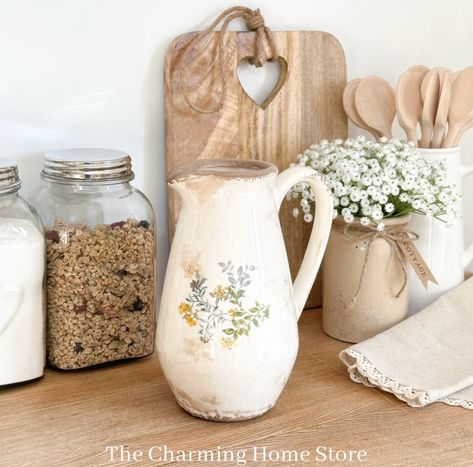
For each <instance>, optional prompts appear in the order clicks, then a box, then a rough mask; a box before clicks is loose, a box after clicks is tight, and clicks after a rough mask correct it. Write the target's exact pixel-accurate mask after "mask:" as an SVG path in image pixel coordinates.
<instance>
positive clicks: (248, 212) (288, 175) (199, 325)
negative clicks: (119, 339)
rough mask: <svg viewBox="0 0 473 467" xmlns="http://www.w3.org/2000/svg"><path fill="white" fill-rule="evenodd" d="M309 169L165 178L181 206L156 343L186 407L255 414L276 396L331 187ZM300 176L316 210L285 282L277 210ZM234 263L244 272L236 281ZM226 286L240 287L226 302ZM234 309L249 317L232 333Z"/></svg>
mask: <svg viewBox="0 0 473 467" xmlns="http://www.w3.org/2000/svg"><path fill="white" fill-rule="evenodd" d="M314 174H315V172H314V171H313V170H312V169H310V168H307V167H295V168H292V169H288V170H287V171H285V172H283V173H282V174H280V175H279V176H276V174H274V173H273V174H269V175H266V176H264V177H257V178H240V179H239V178H233V179H228V178H227V179H225V178H223V177H218V176H215V175H205V176H190V177H188V178H187V179H185V180H183V181H179V182H173V183H172V184H171V186H172V188H174V189H175V190H176V191H177V192H178V193H179V194H180V196H181V199H182V201H183V208H182V211H181V214H180V217H179V222H178V225H177V229H176V234H175V237H174V242H173V245H172V249H171V253H170V258H169V263H168V268H167V273H166V278H165V283H164V291H163V295H162V300H161V309H160V314H159V319H158V336H157V348H158V352H159V358H160V362H161V366H162V369H163V371H164V373H165V376H166V378H167V380H168V382H169V384H170V386H171V388H172V390H173V392H174V394H175V396H176V398H177V400H178V402H179V404H180V405H181V406H182V407H183V408H184V409H185V410H187V411H189V412H190V413H192V414H194V415H196V416H199V417H203V418H209V419H217V420H228V421H230V420H242V419H247V418H252V417H256V416H258V415H261V414H262V413H264V412H266V411H267V410H268V409H270V408H271V407H272V406H273V405H274V404H275V402H276V400H277V398H278V397H279V394H280V393H281V391H282V389H283V387H284V385H285V384H286V381H287V379H288V377H289V375H290V373H291V370H292V367H293V364H294V361H295V358H296V354H297V349H298V334H297V319H298V317H299V315H300V313H301V311H302V308H303V305H304V302H305V300H306V298H307V295H308V293H309V290H310V288H311V286H312V283H313V281H314V279H315V276H316V273H317V270H318V268H319V266H320V262H321V259H322V256H323V253H324V250H325V246H326V243H327V240H328V236H329V231H330V226H331V216H332V201H331V197H330V193H329V191H328V190H327V188H326V187H325V185H324V184H323V182H322V181H321V180H320V178H315V177H311V178H310V179H308V178H307V177H309V176H311V175H314ZM302 180H304V181H308V182H310V183H311V185H312V186H313V188H314V190H315V192H316V203H317V215H316V218H315V220H314V230H313V234H312V237H311V240H310V244H309V247H308V250H307V253H306V258H305V260H304V262H303V265H302V267H301V270H300V273H299V275H298V277H297V279H296V281H295V284H294V287H293V285H292V283H291V276H290V272H289V266H288V261H287V256H286V250H285V247H284V240H283V237H282V232H281V227H280V224H279V218H278V209H279V205H280V204H281V201H282V199H283V197H284V195H285V193H286V192H287V191H288V190H289V188H290V187H291V186H292V185H294V184H296V183H299V182H301V181H302ZM229 262H230V263H229ZM219 263H220V264H219ZM231 265H233V269H231ZM240 267H241V269H240V270H239V268H240ZM222 270H224V271H222ZM230 271H231V274H230V275H231V276H232V277H233V278H235V279H234V280H236V285H234V286H233V288H232V284H231V282H229V278H228V274H229V272H230ZM245 271H246V272H245ZM239 272H240V273H243V274H247V275H248V277H247V278H246V279H244V280H243V282H242V284H243V285H241V283H240V282H239V281H238V277H239ZM203 278H205V279H206V281H205V282H204V283H203V286H202V287H200V286H198V284H199V281H200V280H202V279H203ZM193 281H196V282H193ZM219 286H221V288H220V289H219V288H218V287H219ZM192 287H194V289H192ZM204 287H207V289H204ZM229 287H230V289H232V290H234V291H235V290H237V289H242V290H243V296H242V297H240V299H239V302H240V305H235V304H232V303H231V300H230V299H229V298H228V295H229V294H230V292H229V290H230V289H229ZM193 291H195V293H200V296H202V295H204V296H205V300H204V301H207V302H208V303H210V304H211V305H210V306H209V307H208V308H206V310H207V311H206V312H199V313H197V314H193V313H195V311H196V310H197V309H198V307H199V306H201V305H196V304H195V303H191V302H192V298H191V301H189V298H190V297H192V293H193ZM218 296H220V297H221V299H220V300H219V301H218V303H216V298H217V297H218ZM201 303H202V302H201ZM213 305H215V307H213V308H212V306H213ZM251 308H253V312H251V311H250V309H251ZM208 310H211V312H210V313H209V311H208ZM232 310H233V311H232ZM254 310H257V311H254ZM235 312H237V313H238V312H240V313H243V316H241V315H240V316H234V318H235V319H244V316H245V315H247V316H248V315H249V314H251V313H254V316H255V317H256V318H255V320H256V322H257V325H256V324H254V323H253V322H251V323H250V325H249V328H248V329H247V331H248V332H247V333H246V334H242V335H241V336H239V337H238V338H237V339H236V340H234V339H233V334H231V333H230V331H229V329H239V328H238V326H235V325H234V323H232V320H231V313H235ZM265 312H266V313H267V316H266V317H265V316H264V313H265ZM211 313H213V314H214V315H215V314H217V315H219V316H220V317H221V319H220V321H218V320H217V323H216V324H215V325H212V324H210V325H208V324H209V322H208V321H207V317H208V316H209V314H211ZM193 316H194V318H193ZM194 321H195V322H194ZM245 322H246V321H245ZM237 324H238V323H237ZM207 325H208V326H207ZM225 330H226V332H225ZM199 332H201V333H200V334H199Z"/></svg>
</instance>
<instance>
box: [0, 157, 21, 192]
mask: <svg viewBox="0 0 473 467" xmlns="http://www.w3.org/2000/svg"><path fill="white" fill-rule="evenodd" d="M20 186H21V181H20V177H19V175H18V166H17V164H16V162H15V161H14V160H12V159H2V158H0V194H1V195H3V194H7V193H13V192H15V191H18V190H19V189H20Z"/></svg>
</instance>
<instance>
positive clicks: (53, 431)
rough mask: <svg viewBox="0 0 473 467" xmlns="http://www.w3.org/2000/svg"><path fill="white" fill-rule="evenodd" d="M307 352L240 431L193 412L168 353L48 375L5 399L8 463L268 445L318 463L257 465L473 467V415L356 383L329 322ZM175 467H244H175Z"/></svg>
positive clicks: (309, 336) (308, 340)
mask: <svg viewBox="0 0 473 467" xmlns="http://www.w3.org/2000/svg"><path fill="white" fill-rule="evenodd" d="M300 335H301V343H300V351H299V355H298V358H297V362H296V365H295V368H294V371H293V373H292V375H291V378H290V379H289V382H288V384H287V386H286V388H285V390H284V391H283V393H282V395H281V397H280V399H279V401H278V403H277V405H276V406H275V407H274V408H273V409H272V410H271V411H270V412H268V413H267V414H266V415H264V416H262V417H260V418H257V419H254V420H250V421H246V422H237V423H230V424H224V423H216V422H208V421H203V420H199V419H196V418H193V417H191V416H190V415H188V414H187V413H186V412H184V411H183V410H181V409H180V408H179V407H178V406H177V404H176V401H175V400H174V397H173V395H172V393H171V391H170V389H169V387H168V385H167V383H166V381H165V380H164V378H163V375H162V372H161V370H160V367H159V362H158V359H157V357H156V355H153V356H151V357H148V358H144V359H142V360H139V361H133V362H129V363H125V364H120V365H115V366H110V367H107V368H102V369H97V370H83V371H77V372H72V373H65V372H58V371H52V370H48V371H47V372H46V376H45V377H44V378H43V379H42V380H40V381H37V382H34V383H31V384H26V385H22V386H18V387H15V388H10V389H3V390H1V391H0V465H1V466H2V467H20V466H21V467H25V466H38V467H64V466H66V467H69V466H80V467H82V466H84V467H91V466H109V465H146V466H147V465H165V463H159V462H156V463H152V462H150V461H149V460H143V461H142V462H140V463H138V462H135V463H132V462H129V463H125V462H122V463H111V462H110V461H109V457H108V456H107V454H106V451H105V449H106V446H118V445H125V446H127V447H128V448H130V449H134V450H136V449H142V450H143V451H145V452H146V451H147V450H148V449H149V448H151V447H153V446H163V445H167V446H168V447H169V448H170V449H174V450H178V449H185V450H188V449H194V450H195V449H199V450H204V449H213V450H216V449H217V447H218V446H221V448H223V449H228V450H238V449H248V450H252V449H253V448H254V447H255V446H257V447H262V446H266V447H267V448H268V449H275V450H288V449H295V450H300V451H301V450H309V451H311V462H310V463H307V464H302V463H300V462H288V463H281V462H273V463H267V464H262V463H259V464H258V463H252V462H248V465H268V466H269V465H275V466H276V465H285V466H288V465H294V466H296V465H297V466H301V465H319V466H320V465H367V466H404V465H410V466H429V467H430V466H447V465H448V466H454V465H465V466H466V465H472V458H473V443H472V441H471V440H472V439H473V423H472V421H471V417H472V413H471V412H470V411H468V410H465V409H462V408H460V407H450V406H446V405H444V404H434V405H432V406H430V407H426V408H423V409H413V408H410V407H408V406H407V405H406V404H405V403H404V402H401V401H399V400H397V399H396V398H395V397H394V396H392V395H390V394H388V393H385V392H382V391H380V390H377V389H373V388H367V387H364V386H362V385H359V384H355V383H353V382H352V381H350V379H349V377H348V374H347V371H346V369H345V367H344V366H343V364H342V363H341V362H340V361H339V360H338V353H339V352H340V351H341V350H342V349H343V348H345V347H346V346H347V344H344V343H342V342H338V341H336V340H333V339H331V338H329V337H327V336H326V335H324V334H323V333H322V331H321V329H320V312H318V311H306V312H304V313H303V315H302V318H301V322H300ZM318 446H326V447H332V448H334V449H344V450H348V449H352V450H355V449H358V450H361V449H363V450H366V451H367V458H366V461H365V462H363V463H362V464H360V463H357V462H352V463H344V464H337V463H332V464H330V463H328V462H325V463H324V462H322V463H321V462H316V461H315V449H316V448H317V447H318ZM173 465H204V466H211V465H219V466H230V465H236V463H235V462H221V463H214V464H209V463H200V464H196V463H186V464H183V463H179V462H177V463H175V464H173Z"/></svg>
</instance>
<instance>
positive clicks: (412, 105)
mask: <svg viewBox="0 0 473 467" xmlns="http://www.w3.org/2000/svg"><path fill="white" fill-rule="evenodd" d="M396 110H397V119H398V120H399V125H401V127H402V129H403V130H404V131H405V132H406V135H407V139H408V140H409V141H413V142H414V143H415V144H416V145H417V123H418V122H419V120H420V117H421V114H422V106H421V103H420V86H419V79H418V78H417V77H416V76H415V75H414V74H413V73H412V72H410V71H407V72H406V73H403V74H402V75H401V77H400V78H399V81H398V83H397V91H396Z"/></svg>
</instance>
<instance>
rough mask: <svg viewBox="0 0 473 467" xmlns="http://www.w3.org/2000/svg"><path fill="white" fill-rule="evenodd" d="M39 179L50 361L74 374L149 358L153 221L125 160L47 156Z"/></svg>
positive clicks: (105, 154) (104, 153)
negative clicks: (82, 369) (133, 183)
mask: <svg viewBox="0 0 473 467" xmlns="http://www.w3.org/2000/svg"><path fill="white" fill-rule="evenodd" d="M41 178H42V185H41V187H40V188H39V190H37V191H36V192H35V193H34V195H33V197H32V200H31V201H32V203H33V204H34V206H35V207H36V208H37V210H38V212H39V214H40V216H41V218H42V220H43V223H44V226H45V231H46V253H47V292H48V298H47V316H48V324H47V355H48V362H49V363H50V364H51V365H52V366H54V367H56V368H60V369H76V368H83V367H87V366H93V365H98V364H102V363H106V362H111V361H116V360H121V359H128V358H135V357H143V356H146V355H149V354H151V353H152V352H153V349H154V333H155V322H156V317H155V282H156V281H155V275H156V245H155V243H156V242H155V219H154V213H153V209H152V207H151V204H150V202H149V201H148V199H147V198H146V197H145V196H144V194H143V193H141V192H140V191H139V190H137V189H136V188H134V187H133V186H132V185H131V184H130V182H131V180H133V178H134V174H133V171H132V167H131V158H130V156H129V155H128V154H126V153H124V152H121V151H116V150H111V149H85V148H84V149H65V150H59V151H51V152H48V153H47V154H46V155H45V157H44V167H43V171H42V174H41Z"/></svg>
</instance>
